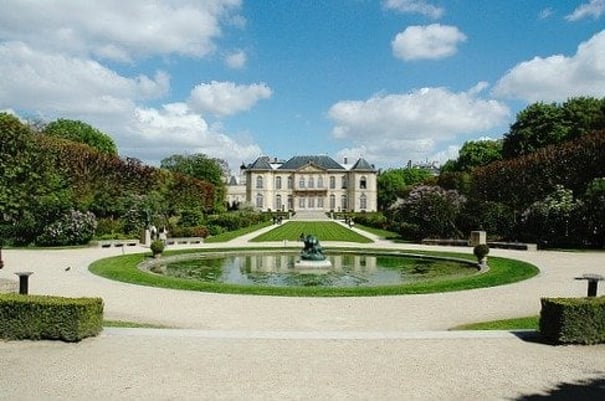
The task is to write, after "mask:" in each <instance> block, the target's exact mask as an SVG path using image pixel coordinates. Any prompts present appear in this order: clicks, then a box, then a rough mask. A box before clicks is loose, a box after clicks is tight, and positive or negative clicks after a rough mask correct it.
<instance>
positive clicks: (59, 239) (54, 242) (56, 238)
mask: <svg viewBox="0 0 605 401" xmlns="http://www.w3.org/2000/svg"><path fill="white" fill-rule="evenodd" d="M96 228H97V219H96V217H95V215H94V214H93V213H91V212H80V211H78V210H72V211H70V212H68V213H66V214H64V215H63V216H61V217H60V218H59V219H58V220H56V221H55V222H53V223H51V224H49V225H48V226H46V227H44V230H43V232H42V234H41V235H40V236H39V237H38V238H37V239H36V244H37V245H43V246H65V245H82V244H86V243H88V242H89V241H90V240H91V239H92V237H93V235H94V233H95V230H96Z"/></svg>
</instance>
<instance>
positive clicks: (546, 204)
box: [520, 185, 580, 247]
mask: <svg viewBox="0 0 605 401" xmlns="http://www.w3.org/2000/svg"><path fill="white" fill-rule="evenodd" d="M579 209H580V204H579V203H578V202H577V201H576V200H575V199H574V197H573V193H572V191H571V190H569V189H566V188H564V187H563V186H560V185H558V186H556V188H555V191H554V192H552V193H551V194H549V195H547V196H546V197H545V198H544V200H542V201H538V202H534V203H533V204H532V205H531V206H530V207H529V208H528V209H526V210H525V211H524V212H523V215H522V219H521V234H520V235H521V239H522V240H523V241H527V242H537V243H541V244H542V246H544V247H547V246H565V245H572V244H574V242H575V240H577V239H578V238H579V237H578V236H576V235H574V234H575V233H573V230H574V228H575V227H576V226H575V225H572V224H571V222H572V221H571V220H572V217H573V216H574V214H576V212H577V211H578V210H579Z"/></svg>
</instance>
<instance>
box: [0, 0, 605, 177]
mask: <svg viewBox="0 0 605 401" xmlns="http://www.w3.org/2000/svg"><path fill="white" fill-rule="evenodd" d="M0 77H1V79H0V110H8V111H11V112H13V113H15V114H17V115H19V116H21V117H23V118H38V119H43V120H46V121H51V120H54V119H56V118H71V119H79V120H83V121H86V122H88V123H89V124H91V125H93V126H95V127H97V128H99V129H101V130H103V131H104V132H106V133H108V134H109V135H111V136H112V138H113V139H114V140H115V141H116V143H117V145H118V148H119V150H120V153H121V154H122V155H124V156H131V157H137V158H139V159H142V160H144V161H145V162H147V163H150V164H158V163H159V161H160V160H161V159H162V158H164V157H167V156H169V155H171V154H175V153H176V154H192V153H205V154H207V155H209V156H211V157H218V158H221V159H225V160H227V161H228V162H229V164H230V166H231V168H232V169H233V170H236V169H237V168H238V166H239V164H241V163H242V162H246V163H248V162H251V161H253V160H254V159H255V158H256V157H258V156H259V155H269V156H271V157H279V158H289V157H290V156H293V155H302V154H328V155H330V156H332V157H334V158H335V159H336V160H342V159H343V158H344V157H345V156H346V157H349V158H350V159H355V158H357V157H359V156H363V157H364V158H366V159H367V160H368V161H369V162H370V163H374V164H375V165H376V166H377V167H380V168H389V167H401V166H404V165H405V164H406V163H407V161H408V160H412V161H414V162H419V161H424V160H431V161H432V160H438V161H445V160H447V159H448V158H451V157H455V156H456V154H457V151H458V149H459V147H460V146H461V145H462V144H463V143H464V142H465V141H467V140H476V139H479V138H485V137H491V138H499V137H501V136H502V134H503V133H505V132H506V131H507V130H508V127H509V125H510V124H511V123H512V122H513V121H514V119H515V115H516V113H517V112H518V111H519V110H521V109H523V108H524V107H525V106H526V105H528V104H529V103H533V102H536V101H545V102H563V101H565V100H566V99H567V98H569V97H572V96H595V97H603V96H605V0H577V1H574V0H555V1H546V0H544V1H542V0H508V1H494V0H325V1H319V0H317V1H312V0H298V1H296V0H282V1H279V0H263V1H260V0H259V1H246V0H205V1H194V0H188V1H186V0H183V1H179V0H170V1H151V0H129V1H127V2H124V1H117V0H105V1H103V2H97V1H86V0H81V1H77V2H76V1H71V0H47V1H44V2H38V1H33V0H3V12H2V13H1V14H0Z"/></svg>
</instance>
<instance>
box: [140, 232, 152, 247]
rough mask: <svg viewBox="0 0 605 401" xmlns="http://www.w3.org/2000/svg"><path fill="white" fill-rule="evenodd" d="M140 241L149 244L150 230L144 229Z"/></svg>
mask: <svg viewBox="0 0 605 401" xmlns="http://www.w3.org/2000/svg"><path fill="white" fill-rule="evenodd" d="M141 242H142V243H143V245H147V246H149V245H151V231H149V230H145V232H144V233H143V238H141Z"/></svg>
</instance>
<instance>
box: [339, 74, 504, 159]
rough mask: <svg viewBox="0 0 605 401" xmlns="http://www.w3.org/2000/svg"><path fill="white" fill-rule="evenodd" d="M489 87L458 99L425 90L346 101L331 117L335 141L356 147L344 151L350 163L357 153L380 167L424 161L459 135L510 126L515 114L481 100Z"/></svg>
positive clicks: (456, 95) (440, 91) (447, 93)
mask: <svg viewBox="0 0 605 401" xmlns="http://www.w3.org/2000/svg"><path fill="white" fill-rule="evenodd" d="M484 85H485V84H484V83H479V84H477V85H476V86H474V87H473V88H471V89H470V90H469V91H467V92H459V93H453V92H451V91H449V90H447V89H445V88H422V89H418V90H415V91H413V92H411V93H408V94H387V95H383V94H380V95H375V96H372V97H371V98H369V99H367V100H348V101H341V102H338V103H336V104H334V105H333V106H332V107H331V108H330V110H329V112H328V115H329V117H330V118H331V119H332V120H333V121H334V124H335V126H334V128H333V130H332V135H333V136H334V137H335V138H338V139H345V140H348V141H350V142H352V143H353V145H354V146H353V147H351V148H348V149H345V150H343V151H342V154H343V155H344V154H346V153H348V152H351V153H348V155H349V156H350V157H354V156H356V154H355V152H357V153H358V154H363V155H367V157H368V159H372V160H374V162H375V163H378V164H391V163H394V162H395V163H396V162H400V161H401V159H402V158H404V159H405V160H406V161H407V160H408V159H412V160H424V159H425V158H427V157H429V156H431V155H433V154H434V153H435V149H436V148H437V146H438V145H441V144H444V143H446V142H448V141H451V140H452V139H455V138H456V137H457V136H458V135H461V134H470V133H483V132H485V131H488V130H490V129H493V128H496V127H499V126H500V125H502V124H504V123H505V120H506V118H507V117H508V116H509V114H510V111H509V109H508V108H507V107H506V106H505V105H504V104H502V103H500V102H497V101H494V100H485V99H482V98H479V97H477V94H478V92H480V90H481V89H483V88H484Z"/></svg>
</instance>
